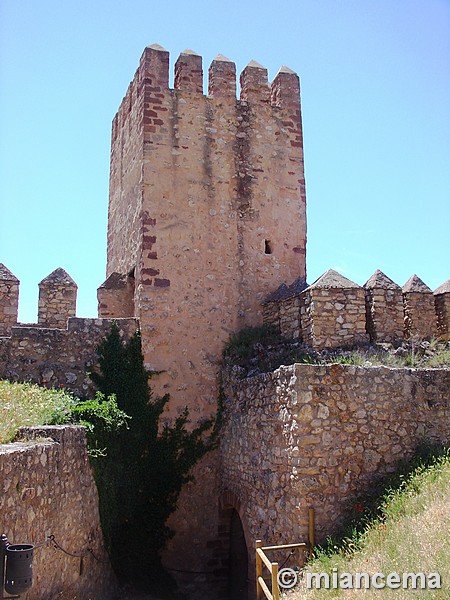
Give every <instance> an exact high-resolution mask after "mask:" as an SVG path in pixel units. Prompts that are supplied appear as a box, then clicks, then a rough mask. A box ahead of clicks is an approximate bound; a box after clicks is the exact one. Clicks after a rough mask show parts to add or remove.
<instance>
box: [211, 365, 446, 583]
mask: <svg viewBox="0 0 450 600" xmlns="http://www.w3.org/2000/svg"><path fill="white" fill-rule="evenodd" d="M424 440H427V441H430V442H439V443H444V444H447V445H448V444H449V443H450V369H406V368H403V369H393V368H388V367H356V366H350V365H342V364H331V365H328V366H316V365H305V364H296V365H291V366H285V367H280V368H279V369H277V370H276V371H275V372H273V373H268V374H262V375H259V376H256V377H253V378H249V379H244V380H242V379H238V378H236V377H235V376H233V374H232V371H230V372H227V373H225V374H224V415H223V428H222V433H221V437H220V473H221V494H222V497H223V498H225V499H228V502H232V504H233V505H234V507H235V508H236V509H237V510H238V512H239V515H240V518H241V521H242V524H243V527H244V531H245V534H246V540H247V548H248V552H249V577H250V581H252V580H253V574H254V572H253V569H254V559H253V556H254V541H255V540H256V539H261V540H263V542H264V543H265V544H284V543H292V542H298V541H306V540H307V536H308V509H309V508H310V507H313V508H314V509H315V514H316V535H317V540H318V541H319V542H320V541H324V539H325V537H326V536H327V534H329V533H330V532H331V531H332V530H333V529H334V528H335V527H336V526H337V525H338V524H339V522H340V521H341V520H342V517H343V515H344V514H346V513H348V512H349V511H351V510H352V506H354V505H355V502H356V501H357V499H358V496H359V495H360V494H362V493H364V492H366V491H367V490H368V489H369V487H370V486H371V484H372V483H373V482H374V480H376V478H377V476H379V475H383V474H386V473H389V472H390V471H392V470H393V469H394V467H395V463H396V462H397V461H399V460H400V459H405V458H408V457H409V456H411V454H412V453H413V451H414V450H415V448H416V446H417V444H419V443H420V442H422V441H424ZM285 558H286V556H283V557H282V556H280V560H282V561H284V559H285ZM274 560H275V558H274ZM294 562H295V561H294ZM296 564H297V565H298V559H297V563H296Z"/></svg>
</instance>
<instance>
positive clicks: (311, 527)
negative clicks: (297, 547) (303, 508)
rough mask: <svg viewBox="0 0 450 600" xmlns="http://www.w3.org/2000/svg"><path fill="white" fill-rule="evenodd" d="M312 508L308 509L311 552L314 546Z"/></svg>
mask: <svg viewBox="0 0 450 600" xmlns="http://www.w3.org/2000/svg"><path fill="white" fill-rule="evenodd" d="M314 544H315V540H314V508H310V509H309V551H310V552H311V553H312V551H313V548H314Z"/></svg>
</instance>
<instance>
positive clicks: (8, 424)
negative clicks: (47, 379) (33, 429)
mask: <svg viewBox="0 0 450 600" xmlns="http://www.w3.org/2000/svg"><path fill="white" fill-rule="evenodd" d="M71 404H73V399H72V396H71V395H70V394H68V393H67V392H65V391H64V390H55V389H47V388H43V387H39V386H38V385H34V384H33V385H32V384H28V383H10V382H9V381H0V443H1V444H6V443H8V442H10V441H11V440H12V439H13V438H14V436H15V435H16V433H17V430H18V429H19V427H23V426H32V425H44V424H49V423H58V422H62V421H63V420H64V419H63V416H64V415H66V414H67V413H68V410H67V407H68V406H70V405H71Z"/></svg>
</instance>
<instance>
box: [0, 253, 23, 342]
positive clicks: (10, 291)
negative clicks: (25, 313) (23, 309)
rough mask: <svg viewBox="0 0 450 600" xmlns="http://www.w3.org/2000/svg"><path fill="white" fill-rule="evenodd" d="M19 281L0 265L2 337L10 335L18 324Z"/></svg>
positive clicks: (0, 322) (0, 324)
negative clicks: (12, 328)
mask: <svg viewBox="0 0 450 600" xmlns="http://www.w3.org/2000/svg"><path fill="white" fill-rule="evenodd" d="M19 284H20V282H19V280H18V279H17V277H16V276H15V275H13V274H12V273H11V271H10V270H9V269H8V268H7V267H5V265H4V264H3V263H0V337H1V336H3V335H9V333H10V331H11V327H12V326H13V325H15V324H16V323H17V311H18V309H19Z"/></svg>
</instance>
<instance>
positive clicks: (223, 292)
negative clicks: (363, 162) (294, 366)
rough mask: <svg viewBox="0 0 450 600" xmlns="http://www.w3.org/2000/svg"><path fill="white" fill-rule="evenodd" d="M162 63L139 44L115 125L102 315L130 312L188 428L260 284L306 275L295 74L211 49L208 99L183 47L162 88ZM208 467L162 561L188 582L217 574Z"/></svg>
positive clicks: (209, 464) (213, 391)
mask: <svg viewBox="0 0 450 600" xmlns="http://www.w3.org/2000/svg"><path fill="white" fill-rule="evenodd" d="M169 58H170V57H169V53H168V52H167V51H166V50H165V49H164V48H162V47H161V46H158V45H156V44H155V45H152V46H149V47H147V48H146V49H145V50H144V52H143V54H142V57H141V59H140V62H139V66H138V68H137V71H136V73H135V75H134V78H133V80H132V81H131V83H130V85H129V87H128V90H127V92H126V95H125V97H124V99H123V101H122V103H121V106H120V107H119V110H118V112H117V115H116V116H115V117H114V120H113V123H112V135H111V166H110V194H109V209H108V249H107V281H106V282H105V285H104V286H103V289H102V291H101V301H100V305H101V306H100V312H99V316H108V317H115V316H122V317H128V316H135V317H136V318H138V319H139V323H140V327H141V333H142V345H143V352H144V356H145V361H146V364H147V365H148V367H150V368H151V369H153V370H157V371H160V374H159V375H158V376H156V377H154V378H153V379H152V387H153V389H154V391H155V393H157V394H159V395H161V394H164V393H170V402H169V405H168V412H167V415H168V416H169V417H173V416H175V415H177V414H178V413H179V411H180V410H182V409H183V408H184V407H185V406H186V405H187V406H188V407H189V411H190V416H191V419H192V422H193V423H195V422H198V421H201V420H202V419H204V418H207V417H209V416H210V415H212V414H215V412H216V410H217V398H218V393H219V390H218V383H217V382H218V378H217V375H218V371H219V369H220V360H221V353H222V350H223V346H224V343H225V342H226V341H227V339H228V337H229V335H230V334H231V333H232V332H235V331H237V330H239V329H241V328H242V327H244V326H247V325H256V324H258V323H260V322H261V321H262V307H261V301H262V300H263V298H264V297H265V296H266V295H267V291H268V290H273V289H275V288H276V287H277V286H278V285H279V283H280V281H282V280H292V279H294V278H295V277H297V276H298V275H302V276H303V277H305V276H306V193H305V178H304V160H303V133H302V122H301V108H300V81H299V77H298V76H297V74H296V73H294V72H293V71H292V70H291V69H289V68H288V67H282V68H281V69H280V70H279V72H278V73H277V74H276V75H275V77H274V78H273V81H272V82H271V83H269V79H268V72H267V69H266V68H265V67H264V66H262V65H260V64H258V63H257V62H255V61H251V62H250V63H249V64H248V65H247V66H246V67H245V69H244V70H243V71H242V73H241V74H240V76H239V74H237V73H236V66H235V64H234V63H233V62H232V61H231V60H229V59H228V58H226V57H224V56H222V55H219V56H217V57H216V58H215V59H214V60H213V61H212V63H211V65H210V66H209V69H208V83H207V88H208V89H207V93H205V92H206V90H204V87H203V64H202V57H201V56H199V55H198V54H196V53H195V52H193V51H192V50H186V51H184V52H182V53H181V54H180V56H179V57H178V58H177V59H176V61H175V65H174V86H173V89H172V88H170V87H169ZM237 77H239V82H240V93H239V97H237ZM114 287H116V288H117V290H118V294H120V297H121V298H122V303H120V302H118V296H117V295H116V294H115V293H114V291H113V288H114ZM131 310H132V312H131V313H130V311H131ZM127 311H128V314H127ZM215 461H216V459H215V458H214V456H213V455H208V456H206V457H205V458H204V459H203V460H202V461H201V462H200V464H199V465H197V467H196V469H195V475H196V483H195V484H193V485H189V486H187V487H186V488H185V489H184V490H183V492H182V495H181V497H180V501H179V509H178V510H177V512H176V514H174V515H173V516H172V518H171V522H170V524H171V526H172V527H173V529H174V530H175V531H176V535H175V537H174V538H173V539H172V540H170V541H169V543H168V545H167V549H166V555H165V565H166V566H167V567H169V568H173V569H179V564H178V563H179V559H178V556H179V554H180V553H182V555H183V569H184V570H185V571H190V574H189V573H187V574H186V578H189V577H190V578H191V580H193V579H195V578H196V577H197V576H196V574H195V573H196V572H197V573H198V572H201V571H212V570H216V571H217V572H219V571H220V570H222V572H223V571H224V570H226V566H224V565H223V564H222V563H221V561H222V560H226V559H225V557H223V556H222V557H220V559H217V558H216V557H212V554H213V553H214V548H213V546H214V545H215V544H216V543H219V542H218V540H217V537H218V536H217V532H218V530H219V528H220V527H221V525H220V517H219V516H218V515H219V506H218V484H219V479H218V478H219V472H218V469H217V464H216V462H215ZM194 531H195V535H193V533H192V532H194ZM211 560H213V561H216V560H217V561H218V563H214V562H213V563H212V564H211V563H210V561H211ZM205 565H206V568H205ZM179 576H181V575H177V577H179Z"/></svg>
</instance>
